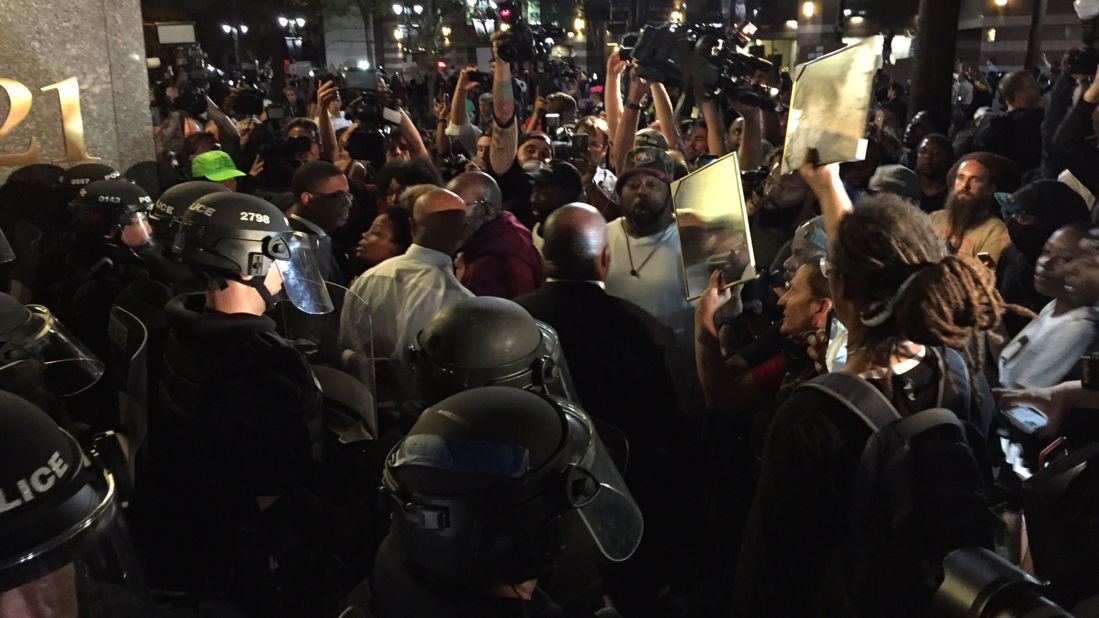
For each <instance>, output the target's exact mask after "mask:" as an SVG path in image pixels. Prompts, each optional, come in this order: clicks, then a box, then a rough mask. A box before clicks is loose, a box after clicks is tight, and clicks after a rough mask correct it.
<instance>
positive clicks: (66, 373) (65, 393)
mask: <svg viewBox="0 0 1099 618" xmlns="http://www.w3.org/2000/svg"><path fill="white" fill-rule="evenodd" d="M102 376H103V361H101V360H99V359H98V358H96V356H95V355H94V354H92V352H91V351H89V350H88V349H87V348H86V347H85V346H84V345H83V344H82V343H81V342H80V341H79V340H78V339H77V338H75V337H73V336H72V335H71V334H69V332H68V329H66V328H65V326H64V325H63V324H62V323H61V321H60V320H58V319H57V318H56V317H55V316H54V315H53V314H52V313H51V312H50V310H49V309H47V308H46V307H43V306H42V305H28V306H26V307H24V306H23V305H21V304H20V303H19V301H18V300H16V299H15V297H13V296H11V295H9V294H5V293H3V292H0V390H4V391H8V392H10V393H14V394H16V395H19V396H20V397H22V398H23V399H26V400H27V401H29V402H31V403H33V404H34V405H36V406H37V407H39V408H41V409H42V410H44V411H46V413H47V414H49V415H50V416H51V417H52V418H53V419H54V420H55V421H57V423H58V424H60V425H62V426H64V427H68V417H67V415H66V414H65V410H64V407H63V406H62V401H61V400H62V398H65V397H70V396H72V395H76V394H78V393H80V392H83V391H84V390H86V389H88V388H89V387H91V386H92V385H93V384H95V383H96V382H98V381H99V379H100V378H101V377H102Z"/></svg>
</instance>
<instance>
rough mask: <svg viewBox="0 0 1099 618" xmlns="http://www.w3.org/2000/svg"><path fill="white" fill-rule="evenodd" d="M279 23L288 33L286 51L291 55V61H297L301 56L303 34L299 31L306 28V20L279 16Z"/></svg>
mask: <svg viewBox="0 0 1099 618" xmlns="http://www.w3.org/2000/svg"><path fill="white" fill-rule="evenodd" d="M278 22H279V26H280V27H282V29H283V30H285V31H286V33H285V35H284V38H285V39H286V50H287V52H289V54H290V59H291V60H297V56H298V55H300V54H301V34H300V32H299V31H300V29H301V28H303V27H305V18H304V17H286V16H285V15H279V17H278Z"/></svg>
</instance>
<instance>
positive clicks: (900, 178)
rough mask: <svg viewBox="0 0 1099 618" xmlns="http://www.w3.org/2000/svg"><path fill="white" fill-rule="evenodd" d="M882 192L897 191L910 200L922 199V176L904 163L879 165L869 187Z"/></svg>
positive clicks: (896, 192)
mask: <svg viewBox="0 0 1099 618" xmlns="http://www.w3.org/2000/svg"><path fill="white" fill-rule="evenodd" d="M868 188H869V189H870V190H871V191H875V192H880V193H895V194H897V195H899V196H901V197H906V198H908V199H910V200H918V199H920V177H919V176H917V175H916V172H913V171H912V170H910V169H908V168H907V167H905V166H903V165H879V166H878V169H876V170H874V175H873V176H871V177H870V184H869V187H868Z"/></svg>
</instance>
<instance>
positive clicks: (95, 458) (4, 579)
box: [0, 391, 152, 618]
mask: <svg viewBox="0 0 1099 618" xmlns="http://www.w3.org/2000/svg"><path fill="white" fill-rule="evenodd" d="M0 410H3V411H4V412H3V414H0V616H4V617H5V618H7V617H9V616H12V617H14V616H88V617H90V618H106V617H108V616H110V617H113V616H148V615H150V611H151V610H152V607H151V602H150V598H149V594H148V590H147V589H146V588H144V582H143V578H142V575H141V571H140V568H139V567H138V562H137V559H136V556H135V555H134V553H133V551H132V545H131V543H130V541H129V538H128V535H127V533H126V528H125V526H124V525H123V524H122V515H121V510H122V507H121V503H122V499H121V498H120V491H121V487H122V485H123V483H122V482H121V479H120V477H119V475H117V474H115V473H114V472H113V469H115V468H114V464H113V463H111V462H112V461H116V460H112V459H111V458H110V457H108V456H107V454H108V451H107V448H106V447H107V446H109V445H110V440H112V439H113V438H111V437H109V436H108V437H106V439H104V440H102V441H100V442H99V443H97V444H96V445H95V446H93V447H92V448H91V449H90V451H89V453H88V454H87V456H85V454H84V453H83V452H81V449H80V446H79V445H78V444H77V442H76V440H75V439H73V437H72V436H71V435H69V434H68V433H66V432H65V431H63V430H62V429H61V428H59V427H58V426H57V424H56V423H54V422H53V421H52V420H51V419H50V418H49V417H48V416H46V414H45V413H43V412H42V411H41V410H40V409H38V408H37V407H35V406H34V405H33V404H31V403H30V402H28V401H26V400H23V399H20V398H19V397H16V396H15V395H12V394H11V393H7V392H2V391H0ZM115 446H117V445H115ZM112 452H113V453H116V454H117V452H118V451H117V449H115V450H113V451H112ZM123 473H124V472H123Z"/></svg>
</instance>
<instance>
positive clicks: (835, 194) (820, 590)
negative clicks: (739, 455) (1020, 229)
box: [733, 165, 1005, 616]
mask: <svg viewBox="0 0 1099 618" xmlns="http://www.w3.org/2000/svg"><path fill="white" fill-rule="evenodd" d="M800 172H801V174H802V176H803V177H804V178H805V179H806V181H807V182H808V183H809V184H810V186H812V187H813V189H814V192H815V193H816V194H817V196H818V197H819V199H820V200H821V206H822V211H823V214H824V217H825V228H826V229H828V231H829V237H830V238H831V247H830V254H829V256H828V258H827V259H826V260H822V263H821V267H822V268H823V269H824V274H825V275H826V276H827V277H828V279H829V285H830V287H831V290H832V298H833V301H834V304H835V311H836V314H837V316H838V317H839V319H840V320H841V321H842V322H843V323H844V324H845V325H846V326H847V328H848V333H849V334H848V337H849V338H848V357H847V365H846V367H845V369H844V371H845V372H847V373H850V374H855V375H857V376H860V377H862V378H864V379H865V380H867V381H868V382H870V384H871V385H872V386H874V387H876V388H877V389H878V390H879V391H880V392H881V393H882V394H884V395H885V396H886V398H888V399H889V400H890V402H891V403H892V404H893V406H894V407H895V408H896V409H897V410H898V411H899V412H900V414H901V415H902V416H908V415H911V414H914V413H917V412H920V411H923V410H927V409H929V408H936V407H949V408H951V409H952V410H953V411H954V412H955V414H956V415H957V416H958V417H959V418H961V419H962V420H963V421H967V420H968V421H972V422H973V424H975V425H977V426H984V425H985V422H984V421H983V419H977V418H974V417H975V416H976V414H974V413H973V412H971V411H970V408H972V407H974V406H973V405H972V402H979V401H981V400H982V397H981V396H980V394H979V393H978V394H977V396H975V397H958V396H957V393H946V392H944V391H945V390H949V389H951V388H952V387H951V386H950V384H951V383H952V380H951V379H950V378H951V375H950V374H952V373H954V368H955V367H958V368H959V370H960V371H961V372H963V375H964V372H965V369H964V367H965V365H966V364H968V366H969V370H968V375H970V376H974V377H975V379H974V380H973V381H974V382H980V380H978V379H977V378H976V377H977V376H979V375H980V371H979V369H980V366H981V362H982V358H981V352H980V350H981V349H982V346H980V345H975V344H974V341H975V340H977V339H979V338H983V336H985V335H986V334H991V332H992V331H994V330H995V329H996V328H997V327H998V326H999V324H1000V316H1001V314H1002V312H1003V311H1004V309H1005V306H1004V303H1003V301H1002V299H1001V298H1000V295H999V293H998V292H997V291H996V285H995V275H994V273H993V272H992V271H991V270H989V269H988V268H986V267H985V266H983V265H982V264H981V263H980V262H978V261H977V260H975V259H972V258H969V257H963V256H951V255H948V252H947V250H946V247H945V244H944V242H943V239H942V236H940V235H939V234H938V232H937V231H936V230H935V227H934V226H933V225H932V223H931V220H930V219H929V218H928V217H927V215H926V214H924V213H923V212H921V211H920V210H919V209H918V208H916V207H915V206H912V205H910V204H908V203H907V202H905V201H904V200H901V199H899V198H896V197H894V196H890V195H884V194H883V195H875V196H870V197H867V198H864V199H863V200H861V201H860V202H859V205H858V207H857V208H854V209H852V208H851V205H850V202H849V201H848V200H847V197H846V195H845V194H844V192H843V190H842V185H841V183H840V180H839V174H838V168H837V167H836V166H828V167H814V166H813V165H807V166H805V167H803V168H802V169H801V170H800ZM949 348H953V349H954V350H959V351H965V352H963V354H959V353H958V352H954V351H950V350H948V349H949ZM971 350H973V351H975V352H972V353H970V352H969V351H971ZM963 356H964V357H965V358H964V359H963ZM951 357H953V358H952V359H951ZM951 360H952V361H953V362H949V361H951ZM983 390H985V391H987V385H985V387H984V389H983ZM968 394H969V393H968V392H967V393H966V395H968ZM987 397H988V398H989V401H990V397H991V395H988V396H987ZM962 401H965V402H966V403H961V402H962ZM955 408H961V409H955ZM870 436H871V430H870V428H869V427H868V426H867V424H866V423H865V422H864V421H863V420H862V419H860V418H859V417H858V416H856V415H855V414H853V413H852V412H851V410H849V409H848V408H847V407H845V406H844V404H842V403H841V402H840V401H839V400H837V399H835V398H833V397H831V396H829V395H827V394H825V393H824V392H822V391H819V390H815V389H805V388H801V389H798V390H795V391H794V392H793V393H792V394H791V395H790V397H789V399H787V400H786V402H785V403H784V404H783V405H782V406H781V407H780V408H779V410H778V411H777V413H776V415H775V418H774V419H773V421H772V424H771V427H770V429H769V432H768V434H767V438H766V441H765V445H764V453H763V460H762V469H761V473H760V480H759V484H758V486H757V489H756V494H755V497H754V500H753V504H752V509H751V512H750V514H749V519H748V524H747V529H746V533H745V535H744V543H743V546H742V548H741V552H740V556H739V564H738V567H737V571H736V580H735V583H734V592H733V600H734V605H733V607H734V608H735V611H736V615H743V616H823V615H827V616H837V615H843V611H842V608H841V606H842V605H843V604H844V599H843V595H842V584H841V581H840V577H841V575H840V573H839V572H838V571H839V569H837V564H838V562H837V558H838V556H840V551H841V549H843V547H844V544H845V540H846V537H847V533H848V531H849V530H850V529H851V518H852V510H853V503H852V497H853V491H854V486H855V480H856V474H857V471H858V467H859V461H860V457H861V455H862V453H863V450H864V447H865V445H866V444H867V441H868V439H869V438H870Z"/></svg>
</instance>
